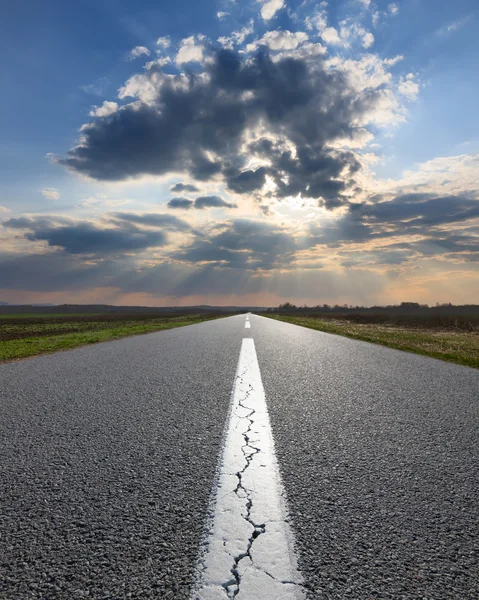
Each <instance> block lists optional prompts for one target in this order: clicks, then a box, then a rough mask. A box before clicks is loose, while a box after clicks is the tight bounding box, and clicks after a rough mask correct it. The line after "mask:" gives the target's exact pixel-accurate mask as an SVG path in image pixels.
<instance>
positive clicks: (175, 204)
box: [168, 196, 194, 209]
mask: <svg viewBox="0 0 479 600" xmlns="http://www.w3.org/2000/svg"><path fill="white" fill-rule="evenodd" d="M193 204H194V202H193V200H188V198H182V197H181V196H177V197H176V198H172V199H171V200H170V201H169V202H168V208H183V209H188V208H191V207H192V206H193Z"/></svg>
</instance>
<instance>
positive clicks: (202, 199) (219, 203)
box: [195, 196, 237, 209]
mask: <svg viewBox="0 0 479 600" xmlns="http://www.w3.org/2000/svg"><path fill="white" fill-rule="evenodd" d="M195 208H199V209H203V208H237V205H236V204H233V203H231V202H226V200H223V198H221V197H220V196H199V197H198V198H196V200H195Z"/></svg>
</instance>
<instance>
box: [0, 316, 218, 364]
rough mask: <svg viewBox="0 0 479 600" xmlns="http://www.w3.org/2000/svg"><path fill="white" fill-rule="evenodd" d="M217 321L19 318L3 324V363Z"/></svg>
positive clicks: (195, 318)
mask: <svg viewBox="0 0 479 600" xmlns="http://www.w3.org/2000/svg"><path fill="white" fill-rule="evenodd" d="M216 318H218V315H181V316H167V317H164V316H161V317H148V318H145V316H144V315H140V316H139V317H136V318H135V317H131V316H130V317H127V318H125V315H121V316H119V318H111V317H109V318H108V319H106V320H103V319H101V318H98V316H95V317H92V315H88V316H87V317H85V315H83V316H81V317H79V318H78V320H76V319H75V318H72V317H71V316H69V318H68V319H67V318H65V319H61V318H60V319H59V318H58V317H55V318H50V319H49V318H45V317H43V318H41V319H31V318H24V319H21V318H17V319H15V320H14V321H13V320H12V319H8V320H5V321H6V322H5V323H0V362H7V361H11V360H15V359H20V358H28V357H31V356H37V355H39V354H48V353H51V352H58V351H59V350H70V349H72V348H77V347H78V346H86V345H89V344H97V343H98V342H108V341H111V340H117V339H120V338H124V337H128V336H132V335H139V334H144V333H152V332H155V331H162V330H164V329H173V328H174V327H184V326H185V325H193V324H195V323H201V322H203V321H209V320H211V319H216Z"/></svg>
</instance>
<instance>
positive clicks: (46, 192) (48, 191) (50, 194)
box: [40, 188, 60, 200]
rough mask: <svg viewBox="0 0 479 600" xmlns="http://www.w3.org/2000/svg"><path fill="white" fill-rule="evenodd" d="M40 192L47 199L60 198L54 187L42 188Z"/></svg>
mask: <svg viewBox="0 0 479 600" xmlns="http://www.w3.org/2000/svg"><path fill="white" fill-rule="evenodd" d="M40 194H41V195H42V196H43V197H44V198H46V199H47V200H60V192H59V191H58V190H57V189H56V188H43V190H42V191H41V192H40Z"/></svg>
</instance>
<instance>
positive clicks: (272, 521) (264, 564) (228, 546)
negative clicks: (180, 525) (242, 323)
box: [191, 338, 306, 600]
mask: <svg viewBox="0 0 479 600" xmlns="http://www.w3.org/2000/svg"><path fill="white" fill-rule="evenodd" d="M214 502H215V506H214V508H213V509H212V513H211V515H210V518H211V525H210V530H209V533H208V536H207V539H206V545H205V552H204V555H203V556H202V557H201V558H200V561H199V567H198V577H197V585H196V587H195V588H194V590H193V592H192V594H191V599H192V600H224V599H225V598H235V599H236V600H273V599H277V598H281V599H282V600H293V599H294V600H303V599H304V598H306V594H305V593H304V589H303V587H302V585H301V581H302V580H301V576H300V573H299V571H298V569H297V565H296V557H295V554H294V539H293V533H292V530H291V527H290V525H289V523H288V521H287V519H286V515H287V514H288V513H287V507H286V504H285V499H284V492H283V486H282V483H281V477H280V473H279V469H278V463H277V460H276V456H275V452H274V441H273V435H272V432H271V426H270V422H269V416H268V409H267V406H266V400H265V395H264V389H263V384H262V381H261V373H260V370H259V365H258V359H257V357H256V350H255V346H254V340H253V339H252V338H245V339H243V343H242V346H241V352H240V357H239V361H238V368H237V371H236V379H235V383H234V386H233V399H232V408H231V414H230V418H229V423H228V431H227V434H226V440H225V446H224V450H223V457H222V460H221V463H220V475H219V482H218V487H217V489H216V492H215V500H214Z"/></svg>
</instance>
